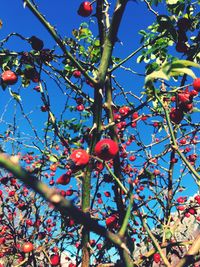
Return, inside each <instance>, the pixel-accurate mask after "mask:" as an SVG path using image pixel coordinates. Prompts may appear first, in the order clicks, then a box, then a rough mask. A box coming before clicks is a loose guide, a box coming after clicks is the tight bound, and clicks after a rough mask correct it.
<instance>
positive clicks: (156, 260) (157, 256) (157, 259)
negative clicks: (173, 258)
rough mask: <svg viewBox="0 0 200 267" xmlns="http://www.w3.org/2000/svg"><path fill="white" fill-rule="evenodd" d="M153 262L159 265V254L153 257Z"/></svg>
mask: <svg viewBox="0 0 200 267" xmlns="http://www.w3.org/2000/svg"><path fill="white" fill-rule="evenodd" d="M153 260H154V261H155V263H159V262H160V254H159V253H155V254H154V255H153Z"/></svg>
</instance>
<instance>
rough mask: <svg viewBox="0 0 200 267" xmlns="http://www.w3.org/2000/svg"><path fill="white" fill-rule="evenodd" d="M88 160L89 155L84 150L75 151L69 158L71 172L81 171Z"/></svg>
mask: <svg viewBox="0 0 200 267" xmlns="http://www.w3.org/2000/svg"><path fill="white" fill-rule="evenodd" d="M89 160H90V156H89V154H88V153H87V152H86V151H85V150H84V149H81V148H79V149H75V150H74V151H73V152H72V154H71V155H70V157H69V165H70V168H71V170H72V171H73V172H76V171H78V170H81V169H83V168H84V167H85V166H86V165H87V164H88V163H89Z"/></svg>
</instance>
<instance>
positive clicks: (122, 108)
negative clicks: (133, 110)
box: [119, 106, 130, 116]
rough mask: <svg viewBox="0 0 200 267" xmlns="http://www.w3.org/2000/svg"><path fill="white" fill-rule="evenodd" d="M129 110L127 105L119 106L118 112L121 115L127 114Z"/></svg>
mask: <svg viewBox="0 0 200 267" xmlns="http://www.w3.org/2000/svg"><path fill="white" fill-rule="evenodd" d="M129 111H130V108H129V107H127V106H124V107H121V108H120V109H119V113H120V114H121V115H123V116H125V115H127V114H128V112H129Z"/></svg>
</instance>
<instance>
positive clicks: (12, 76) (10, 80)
mask: <svg viewBox="0 0 200 267" xmlns="http://www.w3.org/2000/svg"><path fill="white" fill-rule="evenodd" d="M1 79H2V81H3V82H4V83H5V84H7V85H13V84H15V83H16V82H17V80H18V77H17V75H16V73H15V72H13V71H11V70H5V71H4V72H3V73H2V74H1Z"/></svg>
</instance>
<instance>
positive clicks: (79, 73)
mask: <svg viewBox="0 0 200 267" xmlns="http://www.w3.org/2000/svg"><path fill="white" fill-rule="evenodd" d="M73 76H74V77H75V78H80V77H81V72H80V70H75V71H74V72H73Z"/></svg>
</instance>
